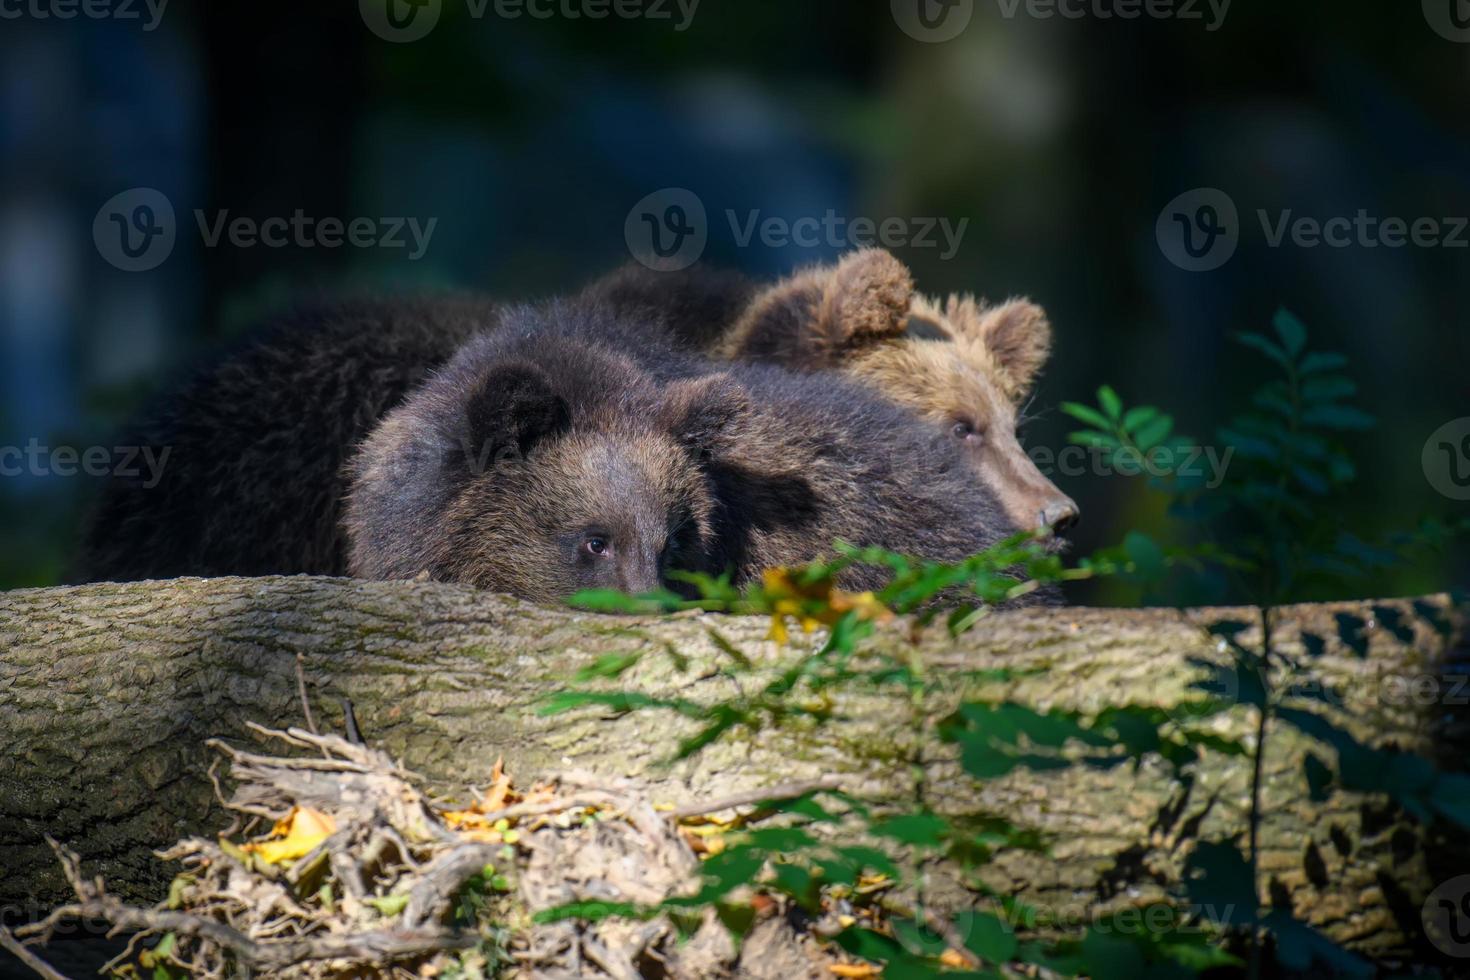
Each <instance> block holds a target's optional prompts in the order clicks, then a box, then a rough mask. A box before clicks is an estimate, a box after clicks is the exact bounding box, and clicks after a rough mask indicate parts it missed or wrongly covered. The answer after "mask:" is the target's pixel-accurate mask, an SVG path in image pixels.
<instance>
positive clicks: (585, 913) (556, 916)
mask: <svg viewBox="0 0 1470 980" xmlns="http://www.w3.org/2000/svg"><path fill="white" fill-rule="evenodd" d="M656 914H657V912H656V911H655V910H653V909H646V908H641V907H639V906H637V905H634V904H632V903H631V902H570V903H568V904H566V905H558V906H556V907H555V908H549V909H542V910H541V911H540V912H537V913H536V914H535V915H534V916H532V921H533V922H536V923H538V924H542V925H544V924H546V923H549V922H564V921H566V920H568V919H578V920H581V921H584V922H601V921H602V920H603V919H612V918H619V919H640V920H641V919H651V918H653V917H654V916H655V915H656Z"/></svg>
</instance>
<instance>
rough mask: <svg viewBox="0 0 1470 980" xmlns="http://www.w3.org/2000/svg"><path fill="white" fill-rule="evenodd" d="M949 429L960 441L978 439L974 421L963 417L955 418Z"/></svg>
mask: <svg viewBox="0 0 1470 980" xmlns="http://www.w3.org/2000/svg"><path fill="white" fill-rule="evenodd" d="M949 431H950V432H951V433H952V434H953V435H954V437H955V438H956V439H958V440H960V441H961V442H973V441H978V440H979V439H980V433H979V431H977V430H976V428H975V423H973V422H969V421H967V420H965V419H959V420H957V421H956V422H955V423H954V425H953V426H952V427H951V428H950V430H949Z"/></svg>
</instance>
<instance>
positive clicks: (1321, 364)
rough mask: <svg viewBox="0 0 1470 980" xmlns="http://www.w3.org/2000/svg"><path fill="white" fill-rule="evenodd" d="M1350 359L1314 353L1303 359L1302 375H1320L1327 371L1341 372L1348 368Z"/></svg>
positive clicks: (1340, 355) (1338, 355)
mask: <svg viewBox="0 0 1470 980" xmlns="http://www.w3.org/2000/svg"><path fill="white" fill-rule="evenodd" d="M1347 364H1348V359H1347V358H1346V357H1345V356H1343V355H1342V354H1322V353H1312V354H1308V355H1307V356H1306V357H1304V358H1302V367H1301V371H1302V374H1320V373H1322V372H1325V371H1340V370H1341V369H1343V368H1345V367H1347Z"/></svg>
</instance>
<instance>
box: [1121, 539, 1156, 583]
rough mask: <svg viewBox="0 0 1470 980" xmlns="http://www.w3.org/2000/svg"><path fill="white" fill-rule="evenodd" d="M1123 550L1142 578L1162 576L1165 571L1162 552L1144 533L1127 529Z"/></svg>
mask: <svg viewBox="0 0 1470 980" xmlns="http://www.w3.org/2000/svg"><path fill="white" fill-rule="evenodd" d="M1123 550H1124V551H1125V552H1127V554H1128V560H1129V561H1131V562H1133V566H1134V571H1135V573H1136V574H1137V575H1138V576H1139V577H1141V578H1144V579H1157V578H1162V577H1163V575H1164V571H1165V567H1166V566H1165V563H1164V552H1163V551H1162V550H1160V548H1159V546H1158V545H1157V544H1155V543H1154V541H1153V539H1152V538H1150V537H1149V536H1148V535H1146V534H1140V533H1139V532H1137V531H1129V532H1128V536H1127V537H1126V538H1124V539H1123Z"/></svg>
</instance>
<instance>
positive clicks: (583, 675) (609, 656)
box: [576, 653, 643, 683]
mask: <svg viewBox="0 0 1470 980" xmlns="http://www.w3.org/2000/svg"><path fill="white" fill-rule="evenodd" d="M642 656H643V655H642V654H641V653H604V654H603V655H602V656H600V657H598V658H597V660H596V661H595V662H594V663H591V664H589V665H588V666H586V667H583V668H582V669H581V670H579V671H577V676H576V680H577V681H578V683H586V682H587V681H591V680H597V679H599V678H613V677H620V676H622V674H623V673H624V672H625V671H626V670H627V669H628V668H629V667H632V666H633V665H634V664H636V663H637V662H638V661H639V660H640V659H642Z"/></svg>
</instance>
